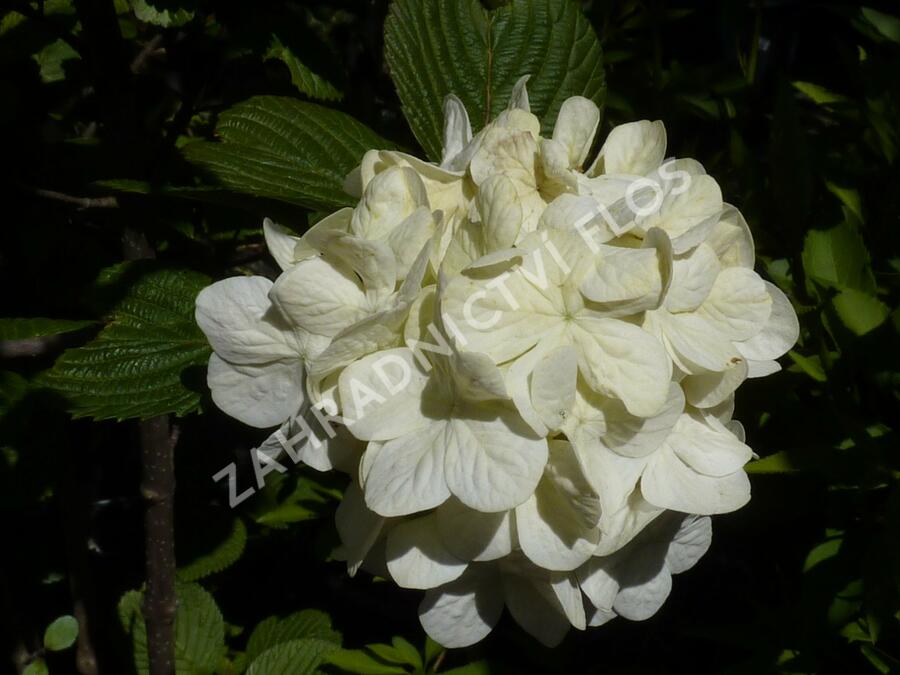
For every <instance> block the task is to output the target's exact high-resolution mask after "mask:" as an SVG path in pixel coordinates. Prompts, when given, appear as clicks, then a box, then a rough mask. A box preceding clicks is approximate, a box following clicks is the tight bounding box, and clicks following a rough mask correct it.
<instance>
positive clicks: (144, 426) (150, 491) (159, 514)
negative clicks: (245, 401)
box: [140, 415, 178, 675]
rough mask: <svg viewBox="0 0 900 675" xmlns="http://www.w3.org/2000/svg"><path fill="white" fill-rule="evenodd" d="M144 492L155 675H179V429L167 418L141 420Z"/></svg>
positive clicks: (146, 609)
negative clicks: (177, 656)
mask: <svg viewBox="0 0 900 675" xmlns="http://www.w3.org/2000/svg"><path fill="white" fill-rule="evenodd" d="M140 435H141V463H142V465H143V477H142V480H141V494H142V495H143V497H144V500H145V502H146V511H145V513H144V546H145V549H146V555H147V590H146V593H145V595H144V606H143V615H144V620H145V623H146V626H147V652H148V655H149V659H150V675H173V674H174V673H175V609H176V598H175V536H174V533H175V511H174V506H175V504H174V500H175V462H174V455H175V452H174V451H175V444H176V443H177V441H178V438H177V437H178V433H177V428H175V429H171V428H170V426H169V418H168V416H166V415H161V416H159V417H154V418H151V419H149V420H145V421H143V422H141V425H140Z"/></svg>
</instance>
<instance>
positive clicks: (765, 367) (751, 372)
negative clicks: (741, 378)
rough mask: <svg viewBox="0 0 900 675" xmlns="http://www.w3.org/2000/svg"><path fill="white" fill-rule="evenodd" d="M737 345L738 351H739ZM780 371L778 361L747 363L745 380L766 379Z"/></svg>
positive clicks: (749, 361)
mask: <svg viewBox="0 0 900 675" xmlns="http://www.w3.org/2000/svg"><path fill="white" fill-rule="evenodd" d="M740 344H741V343H738V349H739V350H740ZM779 370H781V364H780V363H778V361H751V360H748V361H747V379H748V380H749V379H753V378H754V377H768V376H769V375H773V374H774V373H777V372H778V371H779Z"/></svg>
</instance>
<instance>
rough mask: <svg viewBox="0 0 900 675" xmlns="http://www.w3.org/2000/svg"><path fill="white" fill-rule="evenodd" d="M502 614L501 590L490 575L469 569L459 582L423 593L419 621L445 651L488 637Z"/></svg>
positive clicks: (466, 645)
mask: <svg viewBox="0 0 900 675" xmlns="http://www.w3.org/2000/svg"><path fill="white" fill-rule="evenodd" d="M502 612H503V590H502V587H501V586H500V584H499V583H498V580H496V579H495V578H494V577H493V576H492V575H487V574H483V573H480V572H478V571H475V570H470V571H469V572H468V573H467V574H465V575H463V576H462V577H461V578H460V579H457V580H456V581H454V582H452V583H449V584H447V585H445V586H441V587H440V588H435V589H433V590H430V591H428V592H427V593H425V597H424V598H423V599H422V603H421V604H420V605H419V621H421V623H422V627H423V628H424V629H425V632H426V633H428V635H429V636H431V638H432V639H433V640H434V641H435V642H437V643H438V644H440V645H443V646H444V647H447V648H448V649H454V648H457V647H468V646H470V645H473V644H475V643H476V642H479V641H480V640H482V639H484V638H485V637H487V635H488V633H490V632H491V630H492V629H493V628H494V625H496V623H497V621H498V620H499V619H500V614H501V613H502Z"/></svg>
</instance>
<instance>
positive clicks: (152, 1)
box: [129, 0, 194, 28]
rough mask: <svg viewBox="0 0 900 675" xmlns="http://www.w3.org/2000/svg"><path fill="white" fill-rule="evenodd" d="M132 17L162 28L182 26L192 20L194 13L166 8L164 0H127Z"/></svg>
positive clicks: (180, 8) (181, 8)
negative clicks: (132, 13)
mask: <svg viewBox="0 0 900 675" xmlns="http://www.w3.org/2000/svg"><path fill="white" fill-rule="evenodd" d="M129 1H130V3H131V9H132V11H133V12H134V15H135V16H136V17H137V18H138V19H139V20H140V21H144V22H146V23H152V24H153V25H154V26H160V27H162V28H169V27H177V26H183V25H184V24H186V23H187V22H188V21H190V20H191V19H193V18H194V11H193V10H190V9H187V8H184V7H179V6H175V7H171V8H169V7H167V6H166V5H168V4H169V2H167V1H166V0H129Z"/></svg>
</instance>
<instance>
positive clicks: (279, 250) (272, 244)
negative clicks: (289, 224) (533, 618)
mask: <svg viewBox="0 0 900 675" xmlns="http://www.w3.org/2000/svg"><path fill="white" fill-rule="evenodd" d="M263 235H264V236H265V239H266V247H267V248H268V249H269V253H270V254H271V256H272V257H273V258H275V262H277V263H278V266H279V267H280V268H281V269H283V270H286V269H287V268H288V267H290V266H291V265H293V264H294V248H296V246H297V243H298V242H299V241H300V237H297V236H295V235H293V234H291V231H290V230H288V229H287V228H286V227H283V226H282V225H278V224H277V223H274V222H272V220H271V219H269V218H266V219H264V220H263Z"/></svg>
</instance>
